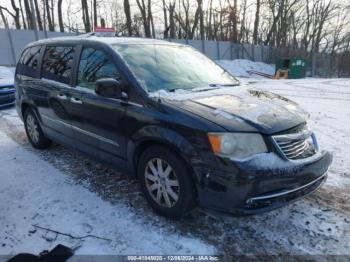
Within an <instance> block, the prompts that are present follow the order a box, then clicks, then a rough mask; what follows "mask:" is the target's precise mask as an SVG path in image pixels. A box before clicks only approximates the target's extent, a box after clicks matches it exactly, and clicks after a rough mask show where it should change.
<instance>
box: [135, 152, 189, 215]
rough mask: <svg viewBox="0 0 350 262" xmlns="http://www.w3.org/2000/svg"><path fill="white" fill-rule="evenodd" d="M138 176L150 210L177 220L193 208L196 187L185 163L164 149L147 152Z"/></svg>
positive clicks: (143, 157)
mask: <svg viewBox="0 0 350 262" xmlns="http://www.w3.org/2000/svg"><path fill="white" fill-rule="evenodd" d="M138 177H139V179H140V182H141V186H142V190H143V193H144V194H145V197H146V199H147V201H148V202H149V204H150V205H151V207H152V208H153V209H154V210H155V211H156V212H157V213H158V214H160V215H163V216H166V217H169V218H173V219H178V218H180V217H181V216H182V215H184V214H185V213H186V212H188V211H190V210H191V209H192V208H193V207H194V201H195V186H194V183H193V180H192V176H191V173H190V171H189V169H188V168H187V165H186V163H185V162H184V161H183V160H182V159H181V158H180V157H179V156H178V155H177V154H175V153H173V152H171V151H170V150H168V149H167V148H165V147H162V146H153V147H151V148H149V149H146V150H145V151H144V152H143V154H142V155H141V157H140V161H139V165H138Z"/></svg>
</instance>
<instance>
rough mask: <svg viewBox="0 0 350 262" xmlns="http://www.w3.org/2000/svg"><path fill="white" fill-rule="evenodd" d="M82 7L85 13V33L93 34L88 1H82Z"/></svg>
mask: <svg viewBox="0 0 350 262" xmlns="http://www.w3.org/2000/svg"><path fill="white" fill-rule="evenodd" d="M81 7H82V12H83V23H84V28H85V32H86V33H88V32H91V24H90V17H89V6H88V3H87V0H81Z"/></svg>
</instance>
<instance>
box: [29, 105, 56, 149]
mask: <svg viewBox="0 0 350 262" xmlns="http://www.w3.org/2000/svg"><path fill="white" fill-rule="evenodd" d="M24 126H25V129H26V133H27V137H28V139H29V142H30V143H31V144H32V146H33V147H35V148H37V149H45V148H48V147H49V146H50V145H51V141H50V140H49V139H48V138H46V137H45V135H44V133H43V131H42V130H41V127H40V124H39V121H38V119H37V117H36V116H35V114H34V112H33V111H32V110H31V109H27V110H26V111H25V112H24Z"/></svg>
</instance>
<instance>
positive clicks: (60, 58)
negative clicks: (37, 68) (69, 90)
mask: <svg viewBox="0 0 350 262" xmlns="http://www.w3.org/2000/svg"><path fill="white" fill-rule="evenodd" d="M74 51H75V50H74V47H72V46H47V47H46V50H45V55H44V59H43V65H42V76H43V77H45V78H48V79H51V80H55V81H59V82H62V83H66V84H68V83H69V79H70V76H71V72H72V67H73V62H74Z"/></svg>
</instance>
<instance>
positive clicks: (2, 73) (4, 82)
mask: <svg viewBox="0 0 350 262" xmlns="http://www.w3.org/2000/svg"><path fill="white" fill-rule="evenodd" d="M13 84H14V72H13V70H11V69H10V68H7V67H4V66H0V86H9V85H13Z"/></svg>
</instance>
